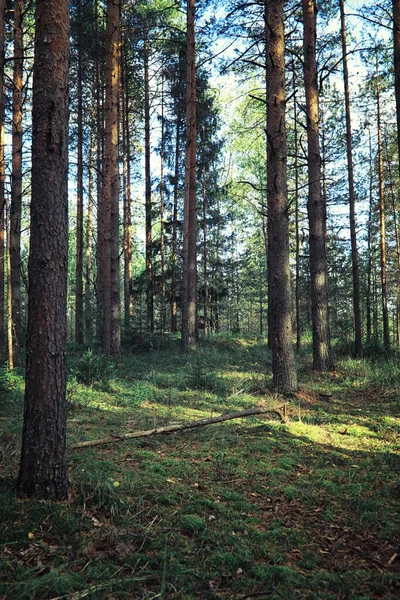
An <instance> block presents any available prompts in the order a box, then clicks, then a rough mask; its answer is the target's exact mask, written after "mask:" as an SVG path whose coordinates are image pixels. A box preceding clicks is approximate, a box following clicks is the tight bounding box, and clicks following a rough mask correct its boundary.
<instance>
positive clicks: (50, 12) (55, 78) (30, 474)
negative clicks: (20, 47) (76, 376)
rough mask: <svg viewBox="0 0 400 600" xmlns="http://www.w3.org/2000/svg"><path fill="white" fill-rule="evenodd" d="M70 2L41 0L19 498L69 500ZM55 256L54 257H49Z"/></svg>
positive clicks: (33, 143)
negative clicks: (66, 394)
mask: <svg viewBox="0 0 400 600" xmlns="http://www.w3.org/2000/svg"><path fill="white" fill-rule="evenodd" d="M68 68H69V2H68V0H37V1H36V41H35V61H34V73H33V113H32V125H33V130H32V201H31V237H30V254H29V306H28V339H27V367H26V391H25V412H24V429H23V440H22V454H21V463H20V470H19V476H18V494H19V495H20V496H32V495H35V496H39V497H41V498H48V499H52V500H55V499H57V500H61V499H64V498H66V497H67V491H68V481H67V469H66V436H65V429H66V414H65V408H66V406H65V405H66V402H65V388H66V363H65V355H66V338H67V319H66V295H67V274H68V251H67V250H68V197H67V181H68ZM49 257H50V258H49Z"/></svg>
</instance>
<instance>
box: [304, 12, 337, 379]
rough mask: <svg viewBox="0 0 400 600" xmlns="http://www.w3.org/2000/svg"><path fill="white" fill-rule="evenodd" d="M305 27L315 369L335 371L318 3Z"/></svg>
mask: <svg viewBox="0 0 400 600" xmlns="http://www.w3.org/2000/svg"><path fill="white" fill-rule="evenodd" d="M302 5H303V24H304V38H303V49H304V88H305V95H306V112H307V142H308V157H307V160H308V202H307V210H308V219H309V227H310V233H309V236H310V242H309V243H310V279H311V314H312V330H313V367H314V369H315V370H317V371H329V370H331V369H332V368H333V361H332V357H331V348H330V339H329V324H328V293H327V261H326V246H325V232H326V212H325V206H324V201H323V197H322V193H321V152H320V146H319V93H318V75H317V56H316V39H317V7H316V0H302Z"/></svg>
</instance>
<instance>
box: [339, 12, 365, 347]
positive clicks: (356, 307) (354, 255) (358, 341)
mask: <svg viewBox="0 0 400 600" xmlns="http://www.w3.org/2000/svg"><path fill="white" fill-rule="evenodd" d="M340 22H341V33H342V56H343V79H344V97H345V106H346V144H347V171H348V179H349V212H350V238H351V264H352V275H353V312H354V334H355V337H354V344H355V355H356V357H357V358H361V357H362V321H361V308H360V277H359V270H358V249H357V227H356V210H355V206H356V195H355V191H354V170H353V148H352V145H353V138H352V133H351V114H350V89H349V70H348V66H347V35H346V22H345V14H344V0H340Z"/></svg>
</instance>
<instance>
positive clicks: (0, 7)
mask: <svg viewBox="0 0 400 600" xmlns="http://www.w3.org/2000/svg"><path fill="white" fill-rule="evenodd" d="M4 18H5V0H0V359H2V358H3V357H4V355H5V351H6V348H5V346H6V339H5V293H4V290H5V272H4V270H5V269H4V267H5V263H4V260H5V249H4V242H5V237H4V227H5V218H4V215H5V196H4V181H5V161H4V144H5V109H6V103H5V85H4V50H5V26H4Z"/></svg>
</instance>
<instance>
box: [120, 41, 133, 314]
mask: <svg viewBox="0 0 400 600" xmlns="http://www.w3.org/2000/svg"><path fill="white" fill-rule="evenodd" d="M125 43H126V42H125ZM121 74H122V75H123V78H122V132H123V135H122V140H123V169H124V194H123V199H124V232H123V240H124V321H125V325H126V326H129V324H130V323H131V319H132V317H133V285H132V191H131V136H130V128H129V79H128V66H127V61H126V56H124V60H123V62H122V71H121Z"/></svg>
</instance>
